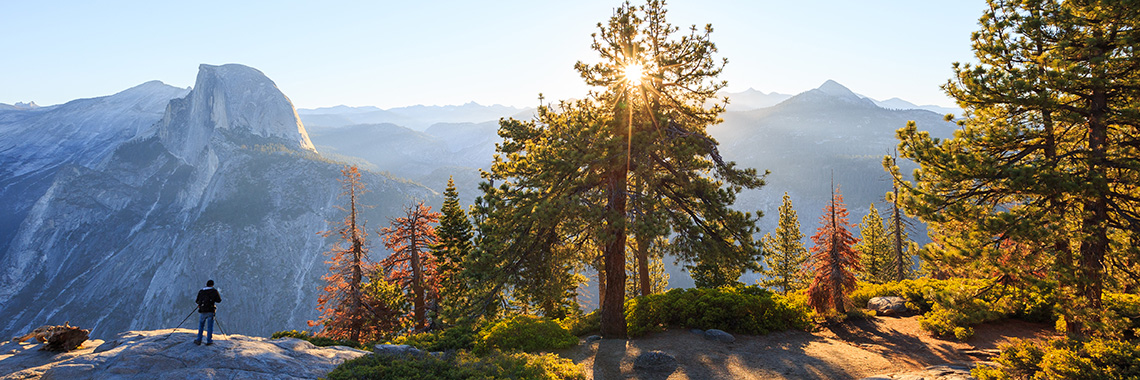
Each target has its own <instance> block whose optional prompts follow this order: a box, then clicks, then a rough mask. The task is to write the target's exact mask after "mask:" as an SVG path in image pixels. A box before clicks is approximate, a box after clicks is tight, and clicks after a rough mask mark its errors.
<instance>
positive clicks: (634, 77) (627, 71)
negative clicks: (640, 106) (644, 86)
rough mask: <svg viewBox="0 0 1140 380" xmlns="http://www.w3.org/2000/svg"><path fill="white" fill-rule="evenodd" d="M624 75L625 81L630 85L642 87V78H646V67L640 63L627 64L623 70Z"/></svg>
mask: <svg viewBox="0 0 1140 380" xmlns="http://www.w3.org/2000/svg"><path fill="white" fill-rule="evenodd" d="M622 75H623V76H625V81H626V82H628V83H629V84H631V85H634V86H640V85H641V78H642V77H644V76H645V66H644V65H642V64H641V63H640V62H634V63H630V64H627V65H625V67H624V68H622Z"/></svg>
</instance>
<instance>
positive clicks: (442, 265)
mask: <svg viewBox="0 0 1140 380" xmlns="http://www.w3.org/2000/svg"><path fill="white" fill-rule="evenodd" d="M439 211H440V213H441V214H442V216H441V217H440V218H439V227H437V228H436V236H437V243H436V244H435V245H434V246H432V247H431V249H432V255H433V256H435V258H436V259H437V260H438V261H439V264H438V267H437V270H438V275H437V276H438V280H439V298H440V301H439V304H440V305H441V310H440V314H441V315H439V316H438V318H440V319H442V320H443V322H444V323H451V322H454V321H455V320H456V319H458V318H460V317H462V316H463V311H464V306H466V305H467V303H468V293H469V292H470V286H469V283H470V282H471V281H470V279H469V278H470V276H471V274H470V273H467V272H466V270H467V266H464V265H463V262H464V260H469V258H468V256H469V255H470V254H471V250H472V248H471V239H472V238H473V235H472V233H471V222H470V221H469V220H468V219H467V214H466V213H465V212H464V211H463V208H462V207H460V205H459V191H457V190H456V189H455V181H454V180H453V179H452V178H450V177H449V178H448V179H447V188H446V189H445V190H444V192H443V206H442V207H440V209H439Z"/></svg>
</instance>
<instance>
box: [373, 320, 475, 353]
mask: <svg viewBox="0 0 1140 380" xmlns="http://www.w3.org/2000/svg"><path fill="white" fill-rule="evenodd" d="M475 335H476V331H475V329H474V328H472V327H469V326H454V327H451V328H448V329H446V330H442V331H432V332H423V333H419V334H412V335H403V336H399V337H397V338H396V339H394V340H393V341H392V343H393V344H406V345H409V346H412V347H415V348H418V349H421V350H424V351H429V352H436V351H448V350H470V349H472V348H473V347H474V346H475Z"/></svg>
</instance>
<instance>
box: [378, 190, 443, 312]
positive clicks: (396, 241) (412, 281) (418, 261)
mask: <svg viewBox="0 0 1140 380" xmlns="http://www.w3.org/2000/svg"><path fill="white" fill-rule="evenodd" d="M439 217H440V214H439V213H437V212H432V211H431V207H429V206H425V205H424V203H423V202H417V203H416V204H415V205H412V206H409V207H407V208H405V209H404V216H402V217H399V218H396V219H393V220H392V222H391V226H390V227H384V228H382V229H381V230H380V238H381V239H383V241H384V246H385V247H387V248H388V249H389V250H391V251H392V254H391V255H389V256H388V257H387V258H385V259H384V260H381V261H380V265H381V266H383V267H384V270H385V271H387V272H388V281H391V282H392V283H395V284H397V285H399V286H400V287H401V288H402V289H403V290H404V292H405V293H406V294H408V295H409V296H410V298H411V299H412V313H413V316H412V323H413V324H414V328H415V331H423V330H425V329H427V327H428V320H427V302H429V301H430V302H432V303H433V305H436V306H438V304H439V276H438V275H437V273H438V272H437V268H438V262H437V260H436V258H435V256H433V255H432V254H431V247H432V246H434V245H436V244H437V243H438V239H437V238H436V235H435V227H434V226H432V224H433V223H439Z"/></svg>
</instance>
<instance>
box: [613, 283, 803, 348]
mask: <svg viewBox="0 0 1140 380" xmlns="http://www.w3.org/2000/svg"><path fill="white" fill-rule="evenodd" d="M626 324H627V329H628V331H629V334H630V335H631V336H639V335H644V334H646V333H649V332H653V331H661V330H663V329H665V328H666V327H670V326H673V327H686V328H699V329H720V330H725V331H729V332H736V333H742V334H751V335H761V334H767V333H769V332H772V331H782V330H788V329H803V330H806V329H808V328H809V327H810V320H809V319H808V312H807V310H806V307H805V306H804V305H803V304H802V303H801V304H798V305H797V304H793V303H792V302H791V301H789V300H788V299H787V298H785V297H783V296H779V295H773V294H772V293H771V292H770V291H768V290H766V289H763V288H759V287H755V286H747V287H745V286H738V287H726V288H717V289H709V288H692V289H673V290H670V291H668V292H666V293H663V294H653V295H650V296H646V297H638V298H635V299H632V300H629V301H628V302H627V305H626Z"/></svg>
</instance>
